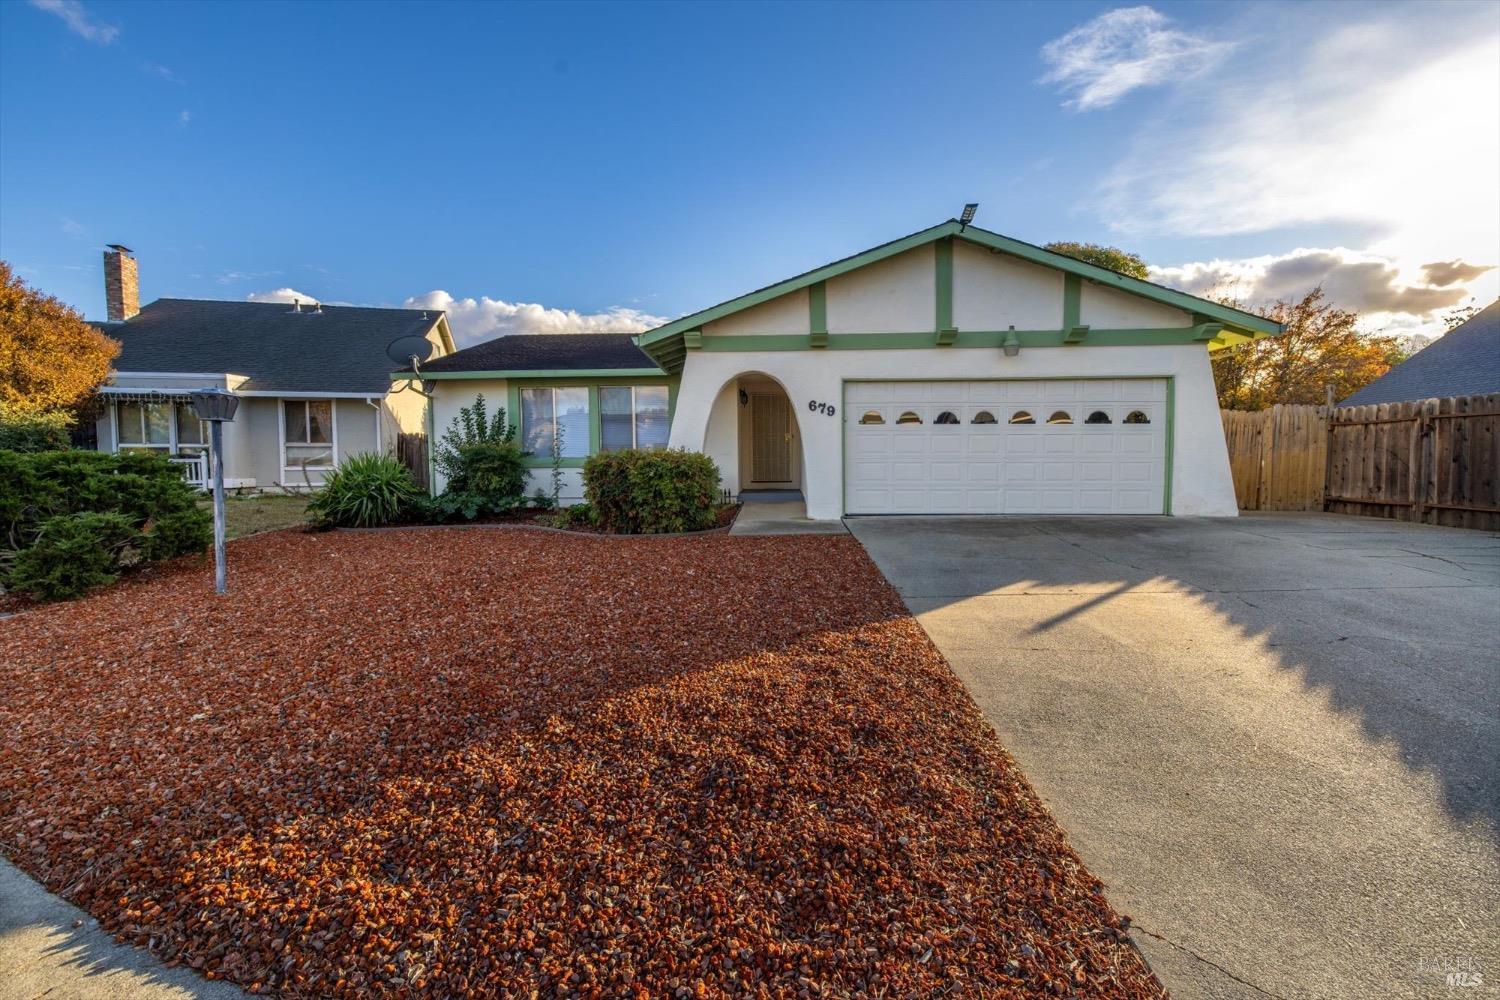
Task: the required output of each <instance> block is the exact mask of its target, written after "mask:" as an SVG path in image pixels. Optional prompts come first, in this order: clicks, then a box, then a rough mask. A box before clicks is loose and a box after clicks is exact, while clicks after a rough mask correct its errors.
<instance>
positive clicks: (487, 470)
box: [428, 395, 526, 520]
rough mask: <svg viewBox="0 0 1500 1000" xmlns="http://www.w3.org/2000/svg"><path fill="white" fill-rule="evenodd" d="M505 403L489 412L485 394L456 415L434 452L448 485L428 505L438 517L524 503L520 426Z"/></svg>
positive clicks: (470, 515)
mask: <svg viewBox="0 0 1500 1000" xmlns="http://www.w3.org/2000/svg"><path fill="white" fill-rule="evenodd" d="M505 418H506V413H505V408H504V407H501V408H500V409H498V410H496V411H495V414H494V415H493V416H491V415H490V414H489V411H488V408H487V406H486V404H485V401H484V396H483V395H478V396H475V397H474V403H473V405H472V406H465V407H463V408H462V409H460V410H459V411H458V416H456V417H454V418H453V422H452V423H451V424H450V425H449V427H448V430H447V432H446V433H444V434H443V437H442V440H441V441H439V442H438V447H437V452H436V454H435V456H434V458H435V460H436V462H437V467H438V468H439V469H440V470H441V471H442V473H443V478H444V479H445V480H446V481H447V485H446V486H445V488H444V490H443V494H442V496H440V497H438V498H437V499H435V500H433V501H432V502H431V504H429V505H428V507H429V512H430V513H431V514H432V515H434V516H436V517H438V518H448V517H453V516H454V515H462V516H463V517H464V518H466V519H468V520H473V519H474V518H476V517H478V516H479V515H481V514H503V513H505V512H506V511H508V510H511V509H513V508H515V507H518V506H520V504H521V500H522V497H523V496H524V494H525V490H526V464H525V462H524V460H523V459H524V455H523V454H522V452H521V446H520V445H519V444H517V443H516V428H515V425H514V424H511V423H508V422H507V421H506V419H505Z"/></svg>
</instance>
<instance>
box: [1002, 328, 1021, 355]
mask: <svg viewBox="0 0 1500 1000" xmlns="http://www.w3.org/2000/svg"><path fill="white" fill-rule="evenodd" d="M1000 349H1001V350H1002V351H1004V352H1005V356H1006V357H1007V358H1013V357H1015V356H1016V355H1017V354H1020V353H1021V338H1020V337H1017V336H1016V328H1015V327H1011V328H1010V329H1009V330H1007V331H1006V332H1005V342H1004V343H1003V344H1001V345H1000Z"/></svg>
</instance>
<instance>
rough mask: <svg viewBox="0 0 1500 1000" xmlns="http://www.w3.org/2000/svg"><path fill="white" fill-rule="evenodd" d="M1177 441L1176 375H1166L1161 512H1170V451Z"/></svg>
mask: <svg viewBox="0 0 1500 1000" xmlns="http://www.w3.org/2000/svg"><path fill="white" fill-rule="evenodd" d="M1176 443H1177V376H1175V375H1168V376H1167V457H1166V466H1167V475H1166V483H1165V484H1164V485H1163V487H1162V494H1161V512H1162V513H1163V514H1171V513H1172V452H1173V449H1174V448H1175V447H1176Z"/></svg>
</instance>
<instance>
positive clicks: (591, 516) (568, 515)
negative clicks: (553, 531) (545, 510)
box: [552, 500, 599, 528]
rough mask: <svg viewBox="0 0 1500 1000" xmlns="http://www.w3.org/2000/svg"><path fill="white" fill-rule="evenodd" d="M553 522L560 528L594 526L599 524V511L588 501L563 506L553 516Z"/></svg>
mask: <svg viewBox="0 0 1500 1000" xmlns="http://www.w3.org/2000/svg"><path fill="white" fill-rule="evenodd" d="M552 523H553V525H554V526H556V527H559V528H594V527H598V525H599V515H598V512H597V511H595V510H594V505H593V504H591V503H589V502H588V501H586V500H585V501H584V502H583V503H575V504H574V505H573V506H571V507H563V508H562V509H561V510H559V511H558V512H557V514H556V515H555V516H554V517H553V519H552Z"/></svg>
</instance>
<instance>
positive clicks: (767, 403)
mask: <svg viewBox="0 0 1500 1000" xmlns="http://www.w3.org/2000/svg"><path fill="white" fill-rule="evenodd" d="M750 481H751V482H752V483H754V484H755V485H757V486H761V485H790V484H791V483H792V406H791V403H789V402H788V401H787V398H786V396H785V394H783V393H779V392H755V393H751V394H750Z"/></svg>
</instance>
